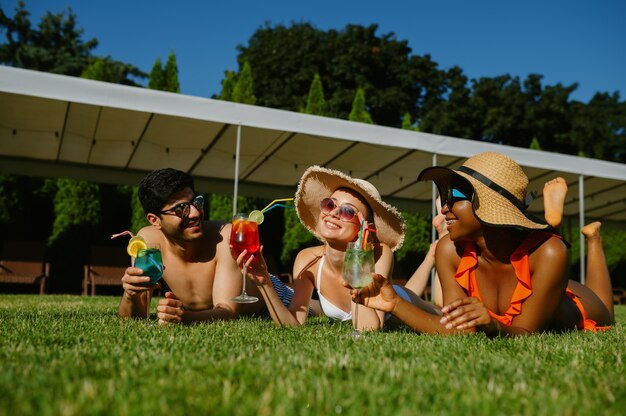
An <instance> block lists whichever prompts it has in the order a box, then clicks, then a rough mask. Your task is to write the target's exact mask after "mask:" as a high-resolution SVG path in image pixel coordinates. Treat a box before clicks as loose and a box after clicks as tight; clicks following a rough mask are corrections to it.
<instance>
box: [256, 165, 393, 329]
mask: <svg viewBox="0 0 626 416" xmlns="http://www.w3.org/2000/svg"><path fill="white" fill-rule="evenodd" d="M295 205H296V212H297V214H298V217H299V218H300V221H301V222H302V224H303V225H304V226H305V227H306V228H307V229H308V230H309V231H311V233H313V234H314V235H315V236H316V237H317V238H318V239H319V240H320V241H322V242H323V244H322V245H319V246H316V247H308V248H305V249H303V250H301V251H300V253H298V255H297V257H296V260H295V262H294V268H293V272H294V273H293V275H294V277H295V279H294V287H293V289H294V293H293V298H292V299H291V303H290V304H289V305H288V306H285V305H284V304H283V303H282V302H281V300H280V298H279V297H278V295H277V294H276V290H275V289H274V287H273V285H272V282H271V280H270V279H269V277H267V276H266V275H267V271H266V270H264V262H262V261H259V262H257V263H256V264H257V265H255V264H252V263H251V262H249V264H248V265H249V268H248V270H249V272H251V278H252V279H253V280H254V281H255V282H256V283H257V286H258V287H259V290H260V292H261V295H262V296H263V299H264V300H265V303H266V305H267V307H268V311H269V313H270V315H271V316H272V318H273V320H274V321H275V322H276V323H277V324H279V325H302V324H304V323H305V322H306V320H307V317H308V309H309V304H310V302H311V295H312V293H313V291H314V290H315V289H317V290H318V293H319V298H320V306H321V309H322V311H323V313H324V314H325V315H327V316H329V317H330V318H333V319H338V320H342V321H345V320H350V319H351V317H352V311H353V310H354V308H355V307H356V304H355V303H353V302H352V300H351V296H350V289H349V288H348V287H346V286H344V283H343V280H342V278H341V271H342V268H343V258H344V254H345V250H346V247H347V244H348V242H351V241H355V240H356V238H357V235H358V232H359V227H360V221H359V219H358V215H357V214H358V213H361V215H362V216H363V217H364V218H366V219H367V221H368V222H369V223H373V225H374V226H375V227H376V233H375V234H374V233H373V234H374V235H373V236H374V238H373V240H374V258H375V262H376V263H375V272H376V273H378V274H380V275H382V276H386V277H390V276H391V273H392V270H393V250H395V249H397V248H399V247H400V246H401V245H402V242H403V240H404V220H403V219H402V216H401V215H400V213H399V212H398V211H397V210H396V209H395V208H394V207H392V206H391V205H389V204H387V203H385V202H384V201H382V199H381V198H380V195H379V193H378V191H377V190H376V188H375V187H374V186H373V185H372V184H370V183H369V182H367V181H364V180H361V179H354V178H351V177H350V176H347V175H345V174H343V173H342V172H339V171H335V170H331V169H326V168H322V167H319V166H313V167H310V168H309V169H307V171H306V172H305V173H304V175H303V176H302V178H301V180H300V184H299V186H298V190H297V192H296V198H295ZM259 257H261V256H259ZM252 269H254V270H252ZM358 307H359V321H358V324H359V329H370V330H373V329H379V328H381V327H382V326H383V323H384V314H383V313H382V312H380V311H375V310H374V309H371V308H367V307H365V306H363V305H358Z"/></svg>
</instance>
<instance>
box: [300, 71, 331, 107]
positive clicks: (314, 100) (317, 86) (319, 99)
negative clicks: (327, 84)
mask: <svg viewBox="0 0 626 416" xmlns="http://www.w3.org/2000/svg"><path fill="white" fill-rule="evenodd" d="M303 112H304V113H306V114H313V115H316V116H324V115H326V100H325V99H324V87H323V86H322V80H321V79H320V75H319V74H318V73H315V76H313V81H311V88H310V89H309V95H308V97H307V100H306V108H305V109H304V111H303Z"/></svg>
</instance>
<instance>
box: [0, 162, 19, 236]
mask: <svg viewBox="0 0 626 416" xmlns="http://www.w3.org/2000/svg"><path fill="white" fill-rule="evenodd" d="M20 196H21V192H20V189H19V183H18V180H17V177H16V176H15V175H2V174H0V223H5V224H6V223H9V222H11V221H12V220H13V219H14V218H15V213H16V212H17V210H18V209H19V207H20V205H21V201H20V199H21V198H20Z"/></svg>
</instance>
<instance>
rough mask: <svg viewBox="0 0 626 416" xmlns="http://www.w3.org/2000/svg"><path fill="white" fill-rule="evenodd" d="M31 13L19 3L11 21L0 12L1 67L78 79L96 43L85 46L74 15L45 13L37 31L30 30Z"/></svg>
mask: <svg viewBox="0 0 626 416" xmlns="http://www.w3.org/2000/svg"><path fill="white" fill-rule="evenodd" d="M29 16H30V12H28V11H27V10H26V9H25V8H24V3H23V2H21V1H20V2H19V3H18V5H17V7H16V8H15V15H14V16H13V18H10V17H9V16H7V15H6V14H5V13H4V11H3V10H0V30H1V31H2V32H4V33H5V40H6V42H3V43H2V44H1V45H0V63H3V64H5V65H10V66H15V67H19V68H28V69H34V70H38V71H45V72H54V73H57V74H66V75H73V76H79V75H80V74H81V73H82V72H83V70H84V69H85V68H86V67H87V65H88V64H89V57H90V55H91V51H92V50H93V49H94V48H95V47H96V46H97V45H98V41H97V40H96V39H90V40H88V41H86V42H84V41H83V40H82V39H81V38H82V35H83V33H84V30H83V29H79V28H77V24H76V15H75V14H74V13H73V12H72V10H71V9H69V8H68V10H67V15H66V13H65V12H61V13H57V14H52V13H50V12H47V13H46V14H45V15H44V16H43V17H42V18H41V21H40V23H39V26H38V27H37V28H33V27H31V22H30V20H29Z"/></svg>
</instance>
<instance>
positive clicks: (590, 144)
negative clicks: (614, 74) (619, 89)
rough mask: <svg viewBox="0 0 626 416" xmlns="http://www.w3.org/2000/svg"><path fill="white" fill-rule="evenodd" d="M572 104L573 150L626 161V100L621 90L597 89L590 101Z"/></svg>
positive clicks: (570, 144) (588, 154)
mask: <svg viewBox="0 0 626 416" xmlns="http://www.w3.org/2000/svg"><path fill="white" fill-rule="evenodd" d="M572 107H573V113H574V116H573V117H572V130H571V135H570V136H568V140H567V144H568V145H569V150H570V152H571V153H572V154H583V155H586V156H588V157H594V158H598V159H605V160H613V161H616V162H621V163H626V102H623V101H622V102H620V101H619V94H618V93H614V94H608V93H597V94H595V95H594V96H593V97H592V98H591V100H590V101H589V103H588V104H587V105H584V104H582V103H578V102H575V103H574V104H573V105H572ZM563 141H565V140H563Z"/></svg>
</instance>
